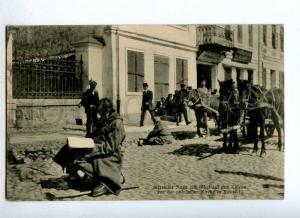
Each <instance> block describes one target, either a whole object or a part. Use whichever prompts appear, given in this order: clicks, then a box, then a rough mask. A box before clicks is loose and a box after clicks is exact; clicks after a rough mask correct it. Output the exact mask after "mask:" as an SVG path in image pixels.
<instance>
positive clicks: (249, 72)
mask: <svg viewBox="0 0 300 218" xmlns="http://www.w3.org/2000/svg"><path fill="white" fill-rule="evenodd" d="M248 81H249V82H251V83H252V84H253V70H248Z"/></svg>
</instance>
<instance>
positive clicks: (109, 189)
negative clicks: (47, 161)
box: [53, 98, 125, 197]
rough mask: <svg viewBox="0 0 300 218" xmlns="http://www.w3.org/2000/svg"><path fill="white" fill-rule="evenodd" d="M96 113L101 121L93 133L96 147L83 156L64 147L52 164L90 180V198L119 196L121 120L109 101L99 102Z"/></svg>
mask: <svg viewBox="0 0 300 218" xmlns="http://www.w3.org/2000/svg"><path fill="white" fill-rule="evenodd" d="M98 113H99V114H100V116H101V118H100V120H99V122H98V124H97V128H96V130H95V134H94V135H95V136H94V142H95V148H93V149H92V150H90V151H89V152H85V153H82V152H80V151H76V149H69V147H68V145H65V146H64V147H63V148H62V149H61V150H60V151H59V152H58V154H57V155H56V156H55V157H54V159H53V160H54V161H55V162H56V163H58V164H59V165H61V166H62V167H63V168H66V172H67V173H69V174H70V175H72V176H77V175H78V173H77V172H78V171H79V170H81V171H83V172H84V173H86V174H87V175H88V176H90V177H91V178H92V181H93V184H94V186H93V187H91V188H92V196H93V197H96V196H100V195H104V194H115V195H118V194H119V193H120V191H121V183H122V180H123V179H124V178H123V176H122V173H121V165H122V154H121V145H122V142H123V141H124V139H125V130H124V125H123V121H122V118H121V117H120V116H119V115H118V114H117V113H116V112H115V110H114V109H113V104H112V102H111V101H110V100H109V99H108V98H104V99H102V100H101V101H100V106H99V107H98Z"/></svg>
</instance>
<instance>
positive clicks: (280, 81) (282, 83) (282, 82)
mask: <svg viewBox="0 0 300 218" xmlns="http://www.w3.org/2000/svg"><path fill="white" fill-rule="evenodd" d="M279 88H280V89H284V72H279Z"/></svg>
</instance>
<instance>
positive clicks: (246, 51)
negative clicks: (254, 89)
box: [197, 25, 284, 90]
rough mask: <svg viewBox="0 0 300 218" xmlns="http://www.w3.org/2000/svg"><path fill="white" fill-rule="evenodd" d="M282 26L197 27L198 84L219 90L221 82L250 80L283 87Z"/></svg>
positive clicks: (269, 86)
mask: <svg viewBox="0 0 300 218" xmlns="http://www.w3.org/2000/svg"><path fill="white" fill-rule="evenodd" d="M283 31H284V30H283V26H282V25H197V44H198V45H199V50H198V55H197V78H198V79H197V84H200V83H201V81H202V80H203V79H205V80H207V81H208V88H210V89H212V90H214V89H217V90H218V88H219V85H218V82H217V81H218V80H220V81H223V80H227V79H233V80H237V78H240V79H244V80H250V81H252V82H253V84H259V85H261V86H263V87H265V88H267V89H270V88H283V84H284V79H283V78H284V76H283V75H284V73H283V72H284V68H283V61H284V59H283V58H284V57H283V52H284V50H283V49H284V44H283V43H284V38H283V37H284V33H283Z"/></svg>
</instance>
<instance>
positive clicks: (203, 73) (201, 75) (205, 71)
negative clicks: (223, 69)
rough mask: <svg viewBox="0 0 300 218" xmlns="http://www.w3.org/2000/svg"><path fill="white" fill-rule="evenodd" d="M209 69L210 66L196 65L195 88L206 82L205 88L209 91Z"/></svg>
mask: <svg viewBox="0 0 300 218" xmlns="http://www.w3.org/2000/svg"><path fill="white" fill-rule="evenodd" d="M211 68H212V66H210V65H204V64H197V87H200V85H201V83H202V81H203V80H206V88H208V89H211Z"/></svg>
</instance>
